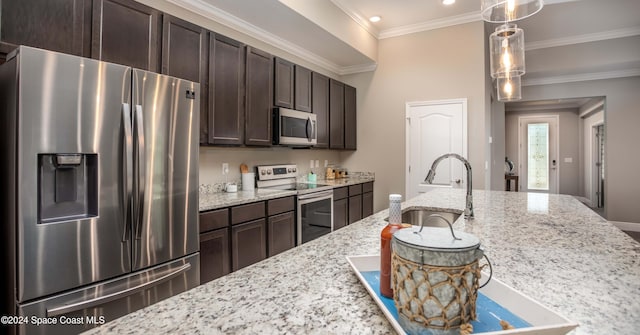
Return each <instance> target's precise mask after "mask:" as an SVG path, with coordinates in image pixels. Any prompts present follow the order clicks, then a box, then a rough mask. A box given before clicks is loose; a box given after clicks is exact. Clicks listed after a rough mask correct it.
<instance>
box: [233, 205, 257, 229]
mask: <svg viewBox="0 0 640 335" xmlns="http://www.w3.org/2000/svg"><path fill="white" fill-rule="evenodd" d="M264 209H265V208H264V201H260V202H255V203H252V204H247V205H240V206H236V207H232V208H231V224H238V223H242V222H247V221H251V220H255V219H260V218H263V217H264V212H265V211H264Z"/></svg>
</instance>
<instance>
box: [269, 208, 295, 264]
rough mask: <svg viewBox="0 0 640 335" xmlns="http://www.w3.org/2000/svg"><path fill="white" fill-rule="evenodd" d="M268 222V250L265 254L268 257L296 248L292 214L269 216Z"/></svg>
mask: <svg viewBox="0 0 640 335" xmlns="http://www.w3.org/2000/svg"><path fill="white" fill-rule="evenodd" d="M268 220H269V221H268V222H269V227H268V228H267V232H268V233H267V236H268V240H267V246H268V248H269V250H268V253H267V254H268V256H269V257H271V256H273V255H276V254H279V253H281V252H283V251H285V250H289V249H291V248H293V247H295V246H296V241H295V226H296V218H295V215H294V212H287V213H283V214H278V215H274V216H270V217H269V219H268Z"/></svg>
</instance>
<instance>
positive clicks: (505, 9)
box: [480, 0, 544, 23]
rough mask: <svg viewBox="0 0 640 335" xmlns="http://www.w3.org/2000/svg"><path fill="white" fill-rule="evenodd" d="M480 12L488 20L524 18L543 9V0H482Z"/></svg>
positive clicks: (495, 21) (500, 21)
mask: <svg viewBox="0 0 640 335" xmlns="http://www.w3.org/2000/svg"><path fill="white" fill-rule="evenodd" d="M481 1H482V2H481V5H480V12H481V14H482V19H483V20H485V21H487V22H493V23H502V22H511V21H517V20H522V19H524V18H527V17H529V16H531V15H533V14H535V13H537V12H539V11H540V10H541V9H542V6H544V2H543V1H542V0H481Z"/></svg>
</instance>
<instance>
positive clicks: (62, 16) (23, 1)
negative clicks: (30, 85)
mask: <svg viewBox="0 0 640 335" xmlns="http://www.w3.org/2000/svg"><path fill="white" fill-rule="evenodd" d="M0 6H1V7H0V14H1V15H2V17H1V18H0V40H1V41H2V42H5V43H9V44H12V45H14V46H18V45H28V46H32V47H36V48H41V49H47V50H53V51H58V52H63V53H67V54H72V55H77V56H89V53H90V51H91V49H90V45H91V0H56V1H51V0H4V1H0Z"/></svg>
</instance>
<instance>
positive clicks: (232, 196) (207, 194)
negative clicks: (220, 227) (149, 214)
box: [199, 176, 374, 212]
mask: <svg viewBox="0 0 640 335" xmlns="http://www.w3.org/2000/svg"><path fill="white" fill-rule="evenodd" d="M370 181H374V178H373V177H370V176H358V177H350V178H340V179H318V180H317V181H316V184H325V185H330V186H333V187H342V186H349V185H355V184H362V183H366V182H370ZM215 189H216V188H214V187H206V186H202V187H201V188H200V199H199V202H200V203H199V209H200V211H201V212H203V211H209V210H213V209H218V208H224V207H230V206H237V205H243V204H248V203H252V202H256V201H263V200H269V199H275V198H281V197H286V196H290V195H296V194H297V193H296V191H291V190H273V189H264V188H260V189H258V188H256V189H255V190H253V191H242V190H239V191H238V192H234V193H227V192H219V191H217V192H216V191H213V190H215Z"/></svg>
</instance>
